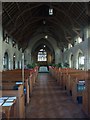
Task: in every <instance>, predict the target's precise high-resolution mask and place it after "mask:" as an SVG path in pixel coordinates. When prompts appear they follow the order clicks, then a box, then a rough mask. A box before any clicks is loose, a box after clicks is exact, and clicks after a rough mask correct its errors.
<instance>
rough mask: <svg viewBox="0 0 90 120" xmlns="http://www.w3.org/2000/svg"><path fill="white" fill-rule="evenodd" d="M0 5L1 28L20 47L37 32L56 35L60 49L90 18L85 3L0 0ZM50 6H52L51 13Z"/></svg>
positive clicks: (89, 10)
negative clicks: (8, 0)
mask: <svg viewBox="0 0 90 120" xmlns="http://www.w3.org/2000/svg"><path fill="white" fill-rule="evenodd" d="M2 8H3V12H2V25H3V29H5V30H7V32H8V33H9V35H11V36H13V38H14V39H15V40H16V42H17V43H18V44H19V47H22V48H23V49H25V48H26V47H27V46H28V43H29V40H30V39H32V37H33V36H34V35H37V34H40V33H45V34H48V36H51V37H53V38H55V40H56V41H57V44H58V45H59V47H60V48H61V49H62V48H63V47H66V46H67V44H68V43H72V44H73V37H74V36H76V35H80V32H81V30H82V29H83V28H84V27H85V26H88V24H89V18H90V9H89V8H90V7H89V3H88V2H56V3H55V2H52V3H51V2H3V4H2ZM49 8H53V15H52V16H50V15H49V13H48V11H49ZM43 21H45V24H44V23H43ZM38 29H41V31H38Z"/></svg>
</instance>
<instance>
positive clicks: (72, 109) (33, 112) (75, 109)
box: [26, 73, 86, 118]
mask: <svg viewBox="0 0 90 120" xmlns="http://www.w3.org/2000/svg"><path fill="white" fill-rule="evenodd" d="M26 118H86V115H85V114H84V113H83V111H82V110H81V104H78V103H74V102H73V101H72V99H71V97H70V95H68V94H67V92H66V90H63V89H62V88H61V87H60V85H58V83H57V82H56V80H55V79H54V78H53V77H52V76H51V75H50V74H49V73H39V74H38V80H37V82H36V83H35V86H34V89H33V93H32V97H31V101H30V104H29V105H27V107H26Z"/></svg>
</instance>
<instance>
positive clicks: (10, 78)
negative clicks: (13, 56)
mask: <svg viewBox="0 0 90 120" xmlns="http://www.w3.org/2000/svg"><path fill="white" fill-rule="evenodd" d="M26 73H27V74H26ZM28 77H29V71H25V77H24V79H25V80H24V86H25V88H26V97H25V99H26V100H25V101H26V104H28V103H29V101H30V97H29V96H30V95H29V94H30V93H29V85H28ZM18 81H22V70H20V69H18V70H7V71H3V72H2V82H6V83H7V82H8V83H12V82H14V83H16V82H18Z"/></svg>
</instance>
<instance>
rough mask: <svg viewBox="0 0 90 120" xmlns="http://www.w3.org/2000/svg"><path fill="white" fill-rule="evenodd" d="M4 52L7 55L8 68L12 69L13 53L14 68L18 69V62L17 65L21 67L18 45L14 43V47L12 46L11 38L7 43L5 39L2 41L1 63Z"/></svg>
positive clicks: (20, 52)
mask: <svg viewBox="0 0 90 120" xmlns="http://www.w3.org/2000/svg"><path fill="white" fill-rule="evenodd" d="M5 52H7V53H8V56H9V69H13V55H14V54H15V55H16V58H15V69H18V62H19V66H20V67H21V61H22V51H19V50H18V46H17V45H16V48H14V47H12V40H11V39H10V42H9V44H8V43H6V42H5V41H2V63H3V57H4V54H5Z"/></svg>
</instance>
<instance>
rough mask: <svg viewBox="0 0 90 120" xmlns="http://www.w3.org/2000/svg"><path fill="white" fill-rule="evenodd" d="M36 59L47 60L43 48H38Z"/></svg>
mask: <svg viewBox="0 0 90 120" xmlns="http://www.w3.org/2000/svg"><path fill="white" fill-rule="evenodd" d="M38 61H47V52H46V51H45V50H44V49H40V50H39V52H38Z"/></svg>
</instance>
